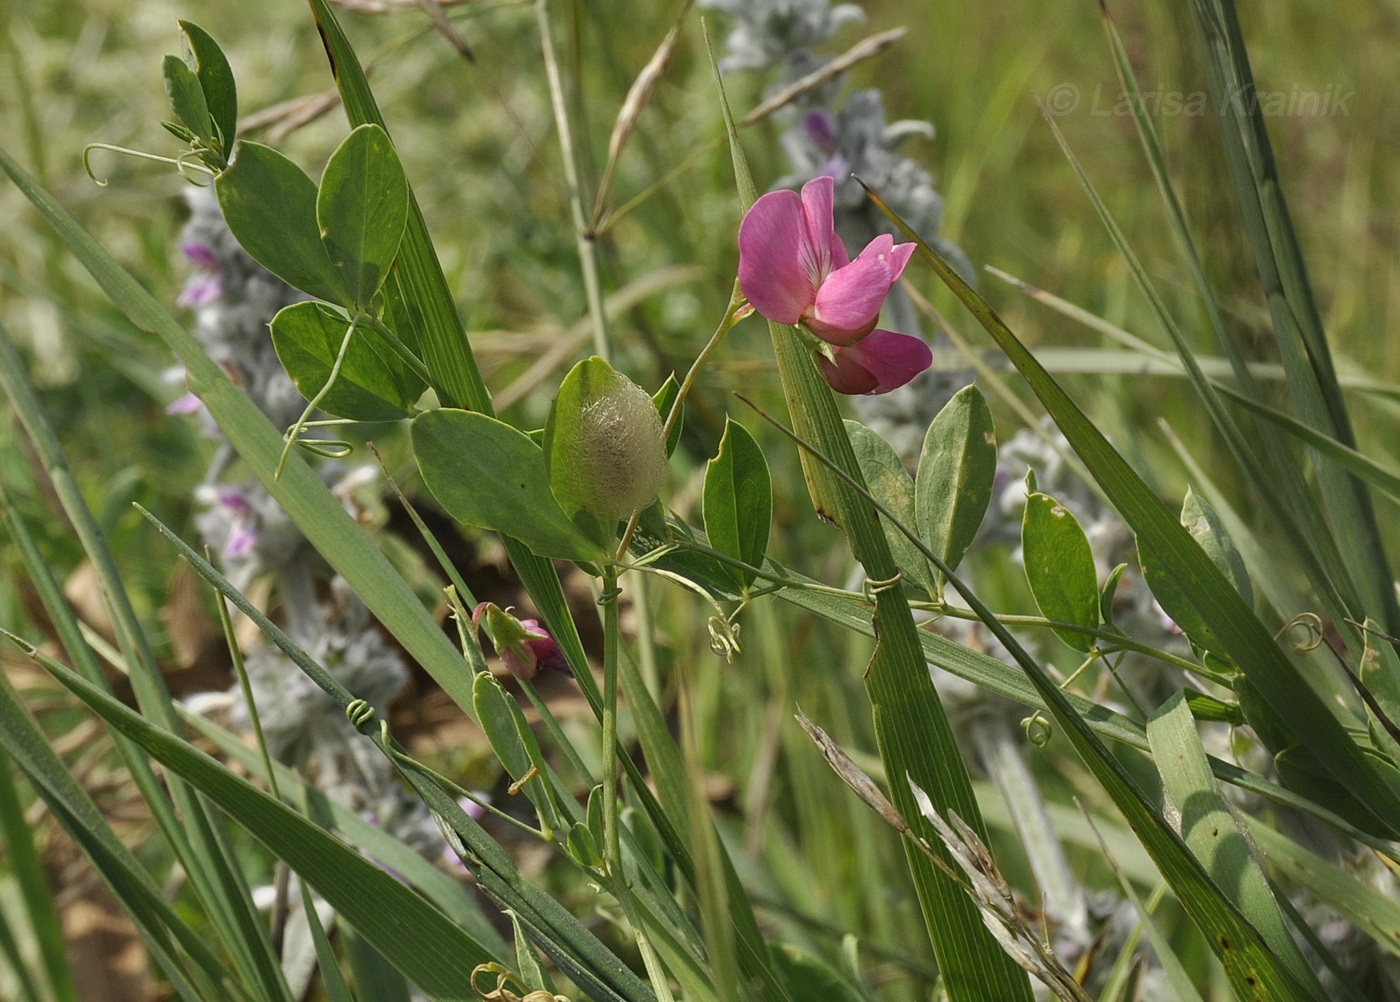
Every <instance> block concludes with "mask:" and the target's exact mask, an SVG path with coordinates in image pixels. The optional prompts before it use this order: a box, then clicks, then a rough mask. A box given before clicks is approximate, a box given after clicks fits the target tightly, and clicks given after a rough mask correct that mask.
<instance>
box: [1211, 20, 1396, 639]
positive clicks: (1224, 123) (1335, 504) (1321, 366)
mask: <svg viewBox="0 0 1400 1002" xmlns="http://www.w3.org/2000/svg"><path fill="white" fill-rule="evenodd" d="M1191 8H1192V11H1193V13H1194V15H1195V16H1194V21H1195V23H1196V26H1197V29H1198V35H1199V39H1200V48H1201V55H1202V61H1203V62H1204V64H1205V68H1206V76H1207V78H1208V80H1209V84H1210V90H1211V94H1212V98H1213V103H1214V105H1215V107H1216V109H1217V110H1218V113H1219V119H1220V124H1221V134H1222V136H1223V138H1224V144H1225V151H1226V154H1227V159H1228V161H1229V164H1230V173H1231V176H1232V178H1233V179H1234V182H1235V190H1236V198H1237V202H1238V204H1239V206H1240V211H1241V213H1242V215H1243V218H1244V225H1245V230H1246V232H1247V234H1248V235H1249V242H1250V247H1251V248H1252V250H1253V253H1254V262H1255V266H1256V268H1257V269H1258V272H1259V281H1260V285H1261V286H1262V288H1263V292H1264V295H1265V298H1266V299H1267V301H1268V304H1269V312H1270V315H1271V316H1272V318H1273V322H1274V333H1275V338H1274V341H1275V343H1276V344H1277V345H1278V348H1279V353H1280V358H1281V360H1282V362H1283V365H1284V368H1285V369H1287V370H1288V385H1289V394H1290V396H1291V397H1292V399H1293V401H1294V404H1295V406H1297V408H1298V414H1299V417H1300V418H1301V419H1302V420H1303V421H1304V422H1305V423H1307V424H1309V425H1311V426H1313V427H1314V428H1316V429H1317V430H1319V431H1322V432H1324V433H1326V434H1328V435H1329V436H1330V437H1332V438H1335V439H1336V440H1337V441H1338V442H1340V443H1342V444H1343V445H1345V446H1347V447H1349V448H1355V446H1356V438H1355V435H1354V434H1353V432H1352V427H1351V419H1350V417H1349V416H1348V414H1347V409H1346V403H1345V401H1344V400H1343V398H1342V390H1341V386H1340V384H1339V383H1338V380H1337V374H1336V370H1335V368H1334V365H1333V362H1332V354H1331V349H1330V348H1329V347H1328V344H1327V338H1326V336H1325V334H1324V332H1323V329H1322V319H1321V314H1320V312H1319V310H1318V307H1317V302H1316V300H1315V299H1314V297H1313V292H1312V286H1311V283H1310V282H1309V280H1308V275H1307V269H1306V268H1305V267H1304V264H1303V255H1302V250H1301V248H1300V247H1299V244H1298V237H1297V234H1296V233H1295V232H1294V229H1293V220H1292V217H1291V215H1290V214H1289V211H1288V206H1287V203H1286V201H1285V199H1284V195H1283V184H1282V181H1281V179H1280V177H1279V173H1278V165H1277V163H1276V161H1275V160H1274V155H1273V149H1272V147H1271V145H1270V143H1269V134H1268V129H1267V127H1266V125H1265V122H1264V115H1263V109H1262V107H1261V104H1260V102H1259V100H1258V99H1257V92H1256V90H1255V85H1254V76H1253V71H1252V70H1251V69H1250V65H1249V56H1248V53H1247V52H1246V50H1245V45H1244V37H1243V34H1242V32H1241V31H1240V25H1239V20H1238V18H1237V16H1236V14H1235V5H1234V3H1233V0H1193V3H1192V4H1191ZM1317 480H1318V488H1319V492H1320V493H1321V495H1322V498H1323V501H1324V503H1325V504H1326V507H1327V511H1328V514H1329V516H1330V521H1331V523H1332V525H1333V530H1334V532H1335V534H1336V538H1337V544H1338V548H1339V549H1340V551H1341V555H1342V558H1343V560H1345V561H1346V563H1347V566H1348V567H1349V568H1350V570H1351V573H1352V576H1353V578H1354V581H1355V583H1356V587H1357V589H1358V590H1359V592H1360V596H1359V597H1360V601H1361V602H1362V603H1363V608H1364V609H1365V611H1366V612H1367V613H1368V614H1369V615H1372V616H1375V617H1377V618H1379V619H1381V621H1382V622H1383V623H1385V624H1386V629H1387V631H1388V632H1390V633H1391V634H1392V635H1395V634H1400V603H1398V602H1397V600H1396V596H1395V590H1394V587H1393V576H1392V574H1391V571H1390V568H1389V565H1388V562H1387V560H1386V556H1385V549H1384V546H1383V545H1382V540H1381V534H1380V528H1379V525H1378V524H1377V522H1376V515H1375V511H1374V508H1373V506H1372V503H1371V498H1370V495H1369V493H1368V492H1367V491H1366V489H1365V487H1364V486H1363V485H1362V484H1361V483H1360V482H1359V481H1357V480H1355V479H1353V478H1352V477H1351V475H1350V474H1348V473H1346V472H1343V471H1341V470H1339V469H1337V468H1336V467H1329V466H1327V465H1326V464H1321V465H1319V467H1318V469H1317ZM1352 618H1354V619H1359V618H1361V617H1357V616H1356V615H1355V614H1354V613H1353V616H1352Z"/></svg>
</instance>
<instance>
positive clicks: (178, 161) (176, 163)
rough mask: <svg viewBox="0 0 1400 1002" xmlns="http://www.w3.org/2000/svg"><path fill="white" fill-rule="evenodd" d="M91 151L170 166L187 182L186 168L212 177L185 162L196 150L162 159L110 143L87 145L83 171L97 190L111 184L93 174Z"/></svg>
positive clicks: (205, 171) (207, 170) (201, 166)
mask: <svg viewBox="0 0 1400 1002" xmlns="http://www.w3.org/2000/svg"><path fill="white" fill-rule="evenodd" d="M93 150H110V151H111V152H113V153H122V154H125V155H126V156H129V157H136V159H138V160H154V161H155V162H156V163H162V164H170V165H171V166H172V167H174V168H175V170H176V171H177V172H179V174H180V176H181V177H183V178H185V179H186V180H189V178H188V177H186V175H185V168H186V167H191V168H193V169H194V170H198V171H202V172H203V173H205V174H208V175H209V176H210V177H213V176H214V172H213V171H212V170H210V169H209V168H208V167H206V166H205V165H204V164H201V163H193V164H191V163H187V162H186V160H185V158H186V157H188V156H192V155H195V154H196V153H197V152H198V151H196V150H186V151H185V152H184V153H181V154H180V155H179V156H178V157H163V156H160V155H159V154H156V153H146V152H143V151H142V150H132V149H128V148H127V147H125V146H113V145H112V144H111V143H88V144H87V145H86V146H84V147H83V170H84V171H85V172H86V173H87V176H88V177H90V178H92V183H93V184H95V185H97V186H98V187H99V188H105V187H107V185H108V184H110V183H111V182H109V181H107V180H105V179H103V178H100V177H98V176H97V175H96V174H95V173H94V172H93V169H92V151H93Z"/></svg>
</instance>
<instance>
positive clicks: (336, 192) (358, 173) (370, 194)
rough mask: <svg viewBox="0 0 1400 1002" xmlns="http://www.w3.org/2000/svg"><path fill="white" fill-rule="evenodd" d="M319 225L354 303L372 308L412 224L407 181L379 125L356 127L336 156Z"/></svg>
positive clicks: (325, 179)
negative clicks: (409, 219)
mask: <svg viewBox="0 0 1400 1002" xmlns="http://www.w3.org/2000/svg"><path fill="white" fill-rule="evenodd" d="M316 222H317V223H318V224H319V225H320V228H321V240H322V242H323V243H325V245H326V253H328V254H329V255H330V259H331V266H332V267H334V268H335V270H336V272H337V273H338V274H339V275H340V281H341V284H342V285H343V286H344V287H345V290H346V292H348V293H349V294H350V302H351V303H352V304H353V305H354V306H355V307H357V308H358V309H361V310H363V309H367V308H368V307H369V305H370V301H371V300H372V299H373V298H374V296H375V294H376V293H377V292H378V291H379V287H380V286H381V285H383V284H384V278H385V276H387V275H388V273H389V266H390V265H392V264H393V263H394V257H395V256H396V255H397V254H398V252H399V242H400V241H401V240H402V239H403V231H404V226H405V224H406V223H407V222H408V179H407V178H406V177H404V173H403V165H402V164H400V163H399V155H398V153H396V152H395V151H394V144H393V143H391V142H390V141H389V136H388V134H387V133H386V132H385V131H384V130H383V129H382V128H380V127H379V126H378V125H372V124H369V125H361V126H359V127H357V128H355V129H354V130H353V131H352V132H351V133H350V135H348V136H346V137H345V139H344V141H343V142H342V143H341V144H340V145H339V146H338V147H336V150H335V152H334V153H332V154H331V158H330V160H328V161H327V162H326V169H325V171H324V173H322V174H321V187H320V190H319V191H318V192H317V195H316Z"/></svg>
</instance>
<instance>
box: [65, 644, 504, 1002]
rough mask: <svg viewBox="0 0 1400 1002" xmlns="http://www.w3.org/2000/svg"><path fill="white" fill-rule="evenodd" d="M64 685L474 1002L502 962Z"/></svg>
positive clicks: (326, 844)
mask: <svg viewBox="0 0 1400 1002" xmlns="http://www.w3.org/2000/svg"><path fill="white" fill-rule="evenodd" d="M45 667H46V668H49V670H50V672H51V673H52V674H53V675H54V677H55V678H56V679H57V680H58V681H59V682H60V683H62V684H63V685H64V686H65V687H67V688H68V689H69V691H71V692H72V693H73V694H74V695H76V696H77V697H78V698H79V699H81V700H82V701H83V702H84V703H86V704H87V705H88V706H89V707H90V708H91V709H92V710H93V711H94V712H95V713H97V714H98V715H99V716H101V717H102V718H103V719H104V720H105V721H107V723H108V724H109V725H111V726H112V727H113V728H115V729H116V730H118V731H119V732H121V733H122V734H125V735H126V736H127V737H128V738H129V739H131V740H132V741H134V742H136V743H137V744H138V745H140V746H141V747H142V748H144V749H145V750H146V751H147V752H148V753H149V754H150V755H151V756H152V757H154V758H155V759H157V760H158V761H160V762H161V763H162V764H164V765H165V766H167V767H168V768H169V769H170V770H171V771H173V772H174V773H176V774H177V775H180V776H183V777H184V778H185V779H186V780H187V781H189V782H190V783H191V784H192V785H194V786H195V787H197V788H198V789H200V790H201V791H202V792H204V793H205V794H206V795H208V796H209V797H210V799H211V800H213V801H214V802H215V803H217V804H218V805H219V807H220V808H221V809H222V810H224V811H225V812H227V813H228V815H229V816H230V817H231V818H233V819H234V820H235V821H237V822H238V823H239V824H240V825H242V826H243V827H244V828H245V829H247V831H248V832H249V833H250V834H251V835H253V836H254V837H255V838H257V839H258V840H259V841H260V842H262V843H263V844H264V845H265V846H267V848H268V849H269V850H270V851H271V852H273V853H274V854H276V855H277V856H278V857H280V858H282V859H284V860H286V862H287V864H288V865H289V866H291V867H292V869H293V870H295V871H296V872H297V873H298V874H299V875H300V876H301V877H302V878H303V879H304V880H305V881H306V882H307V883H309V884H310V885H311V886H312V887H314V888H315V889H316V891H317V893H319V894H320V895H321V896H322V897H324V898H325V899H326V900H327V901H328V902H329V903H330V904H331V905H332V906H333V907H334V908H335V910H336V912H337V913H338V914H339V915H340V916H341V917H342V918H343V919H344V920H345V921H347V922H349V923H350V924H351V925H353V926H354V927H355V928H356V929H357V930H358V931H359V932H360V934H361V935H362V936H363V937H364V938H365V939H366V940H368V941H370V942H371V943H373V944H374V945H375V947H376V948H377V949H379V950H380V951H381V952H382V953H384V955H385V956H386V957H388V958H389V959H390V960H391V961H392V962H393V963H394V965H395V966H396V967H397V968H398V969H399V970H401V971H403V972H404V973H405V974H406V975H407V976H408V977H410V978H411V979H412V980H413V981H414V982H415V983H416V984H418V986H419V987H420V988H422V989H423V990H424V991H425V992H427V993H428V994H429V995H431V996H433V997H435V998H440V999H444V1000H457V999H461V1000H463V1002H467V1000H474V999H475V997H476V996H475V995H474V993H473V992H472V990H471V985H470V980H471V970H472V968H473V967H475V966H476V965H477V964H482V963H488V962H490V961H491V960H492V959H494V958H493V957H492V956H491V954H490V953H489V952H488V951H487V950H486V949H485V948H484V947H482V946H481V945H480V944H478V943H477V942H475V941H474V940H473V939H471V938H470V937H469V936H467V935H466V934H465V933H464V932H463V931H462V930H461V929H460V928H458V927H457V926H456V925H455V924H453V923H452V922H450V921H449V920H448V919H447V918H446V917H445V916H444V915H443V914H442V913H441V912H439V911H438V910H437V909H436V908H434V907H433V906H432V905H430V904H429V903H428V902H427V901H426V900H424V899H423V898H422V897H420V896H419V895H418V894H416V893H415V892H413V891H412V890H410V889H409V888H407V887H405V886H404V885H403V884H401V883H399V881H398V880H396V879H395V878H394V877H393V876H392V875H391V874H389V873H388V872H387V871H386V870H383V869H381V868H380V867H378V866H376V865H375V864H374V863H373V862H371V861H370V860H368V859H365V858H364V857H363V856H361V855H360V854H359V853H358V852H356V851H355V850H354V849H352V848H350V847H349V846H347V845H345V844H344V843H342V842H340V841H339V840H338V839H335V838H333V837H332V836H331V835H329V834H328V833H326V832H325V831H323V830H321V829H320V828H319V827H317V826H316V825H315V824H314V823H312V822H311V821H310V820H308V819H307V818H305V817H303V816H302V815H300V814H297V813H296V812H295V811H293V810H291V809H290V808H288V807H286V806H285V805H283V804H281V803H279V802H278V801H276V800H274V799H273V798H272V797H271V796H270V795H269V794H266V793H264V792H263V791H261V790H259V789H258V788H256V787H255V786H253V785H252V784H250V783H248V782H247V780H244V779H242V778H240V777H238V776H237V775H235V774H234V773H233V772H231V771H229V769H228V768H227V767H225V766H223V765H221V764H219V763H218V762H216V761H215V760H214V759H212V758H210V757H209V756H208V755H206V754H204V753H203V752H201V751H199V750H198V749H196V748H194V747H193V746H192V745H191V744H190V743H189V742H188V741H185V740H183V739H182V738H179V737H177V736H176V735H174V734H171V733H170V732H169V731H166V730H163V729H161V728H159V727H156V726H155V725H153V724H152V723H151V722H150V721H148V720H146V719H145V718H144V717H141V716H140V715H138V714H136V713H135V712H134V711H132V710H130V709H128V708H127V707H126V706H124V705H122V704H121V703H119V702H117V701H116V700H115V699H113V698H112V697H110V696H108V695H107V694H106V693H104V692H102V691H101V690H100V689H98V688H97V687H96V686H93V685H91V684H89V683H88V682H86V681H85V680H83V679H82V678H80V677H78V676H77V675H76V674H74V673H72V672H69V671H67V670H64V669H62V668H61V667H60V666H57V665H56V664H54V663H52V662H50V663H46V664H45Z"/></svg>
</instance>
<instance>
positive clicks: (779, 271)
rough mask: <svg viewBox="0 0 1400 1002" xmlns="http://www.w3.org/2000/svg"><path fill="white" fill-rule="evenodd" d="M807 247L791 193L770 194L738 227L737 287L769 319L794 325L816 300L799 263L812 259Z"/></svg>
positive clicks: (800, 212) (795, 197) (801, 215)
mask: <svg viewBox="0 0 1400 1002" xmlns="http://www.w3.org/2000/svg"><path fill="white" fill-rule="evenodd" d="M807 243H808V236H807V220H806V216H805V214H804V213H803V210H802V200H801V199H800V198H799V197H798V195H797V192H795V191H787V190H786V189H785V190H783V191H770V192H769V193H768V194H766V195H764V196H763V197H762V198H760V199H759V200H758V201H756V202H754V203H753V207H752V208H750V209H749V211H748V213H747V214H746V215H745V216H744V221H743V222H742V223H740V224H739V288H740V289H741V290H743V293H744V295H745V296H746V297H747V298H748V301H749V302H750V303H752V304H753V307H754V309H756V310H758V312H759V313H762V314H763V315H764V316H765V317H767V318H768V319H769V320H772V321H774V322H776V323H780V324H795V323H797V321H798V318H800V317H801V316H802V314H803V312H805V311H806V310H807V309H808V308H809V307H810V306H811V305H812V302H813V300H815V299H816V295H817V286H816V279H815V277H814V276H813V275H812V274H811V273H810V272H809V270H808V268H807V266H806V264H804V263H803V262H804V257H805V258H806V259H808V260H810V259H811V258H812V254H811V251H810V249H808V248H807Z"/></svg>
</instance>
